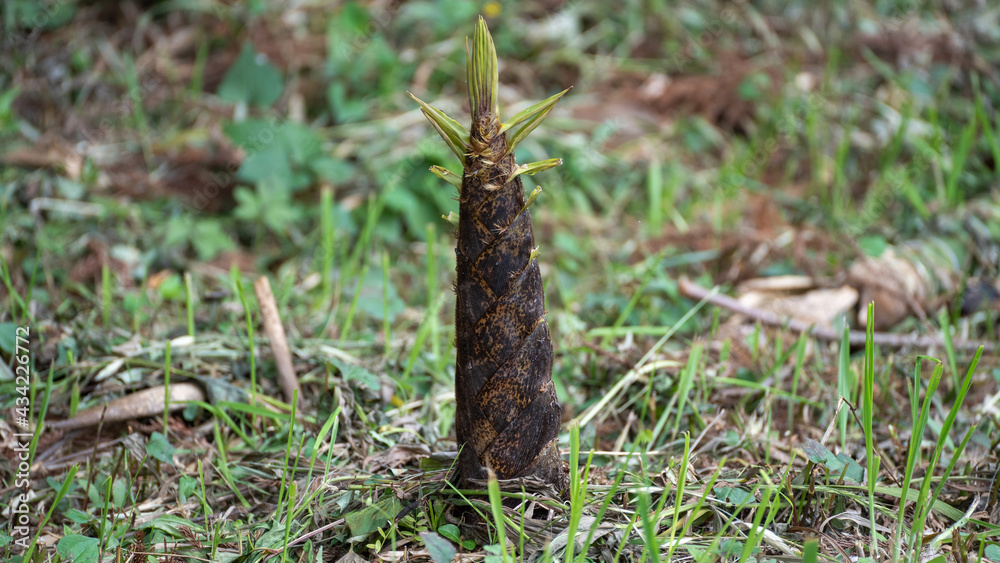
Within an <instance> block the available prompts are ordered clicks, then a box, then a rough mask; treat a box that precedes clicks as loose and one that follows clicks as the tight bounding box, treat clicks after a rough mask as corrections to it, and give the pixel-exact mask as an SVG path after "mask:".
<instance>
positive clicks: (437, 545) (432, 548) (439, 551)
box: [420, 532, 455, 563]
mask: <svg viewBox="0 0 1000 563" xmlns="http://www.w3.org/2000/svg"><path fill="white" fill-rule="evenodd" d="M420 539H422V540H424V545H426V546H427V552H428V553H429V554H430V556H431V559H433V560H434V563H451V560H452V558H453V557H455V548H454V546H452V545H451V542H449V541H448V540H446V539H444V538H442V537H441V536H439V535H437V534H435V533H434V532H421V533H420Z"/></svg>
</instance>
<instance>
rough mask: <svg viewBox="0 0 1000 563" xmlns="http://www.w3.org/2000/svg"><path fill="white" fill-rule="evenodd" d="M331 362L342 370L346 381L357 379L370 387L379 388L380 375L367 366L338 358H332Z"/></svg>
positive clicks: (341, 373)
mask: <svg viewBox="0 0 1000 563" xmlns="http://www.w3.org/2000/svg"><path fill="white" fill-rule="evenodd" d="M330 363H331V364H332V365H333V366H335V367H336V368H337V369H338V370H339V371H340V375H341V376H342V377H343V378H344V381H351V380H355V381H358V382H360V383H361V384H363V385H364V386H365V387H368V388H369V389H373V390H377V389H378V388H379V382H378V377H376V376H375V375H374V374H373V373H372V372H370V371H368V370H366V369H365V368H363V367H361V366H356V365H354V364H349V363H347V362H344V361H342V360H340V359H338V358H330Z"/></svg>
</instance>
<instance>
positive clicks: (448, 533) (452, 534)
mask: <svg viewBox="0 0 1000 563" xmlns="http://www.w3.org/2000/svg"><path fill="white" fill-rule="evenodd" d="M437 531H438V533H439V534H441V535H442V536H444V537H446V538H448V539H450V540H451V541H453V542H455V543H461V541H462V536H461V532H460V531H459V529H458V526H456V525H454V524H444V525H442V526H441V527H440V528H438V530H437Z"/></svg>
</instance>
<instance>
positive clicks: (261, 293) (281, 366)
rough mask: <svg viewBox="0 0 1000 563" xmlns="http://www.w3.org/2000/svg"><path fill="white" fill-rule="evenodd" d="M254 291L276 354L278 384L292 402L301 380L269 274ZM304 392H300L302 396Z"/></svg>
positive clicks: (265, 331)
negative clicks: (296, 372)
mask: <svg viewBox="0 0 1000 563" xmlns="http://www.w3.org/2000/svg"><path fill="white" fill-rule="evenodd" d="M253 291H254V293H256V294H257V303H259V304H260V312H261V316H262V320H263V322H264V333H265V334H267V339H268V341H269V342H270V343H271V353H272V354H274V363H275V365H276V366H277V368H278V384H279V385H281V391H282V393H284V395H285V400H286V401H288V404H292V397H293V395H294V393H295V392H296V391H298V390H299V380H298V378H297V377H296V376H295V369H294V368H293V367H292V354H291V352H290V351H289V350H288V339H286V338H285V328H284V327H283V326H281V316H279V315H278V304H277V303H276V302H275V301H274V294H273V293H271V282H269V281H267V276H261V277H260V278H258V279H257V281H255V282H254V283H253ZM301 395H302V393H299V396H300V397H301Z"/></svg>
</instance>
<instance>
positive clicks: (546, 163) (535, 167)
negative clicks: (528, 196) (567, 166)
mask: <svg viewBox="0 0 1000 563" xmlns="http://www.w3.org/2000/svg"><path fill="white" fill-rule="evenodd" d="M560 164H562V159H561V158H550V159H548V160H540V161H538V162H529V163H527V164H518V165H517V167H516V168H514V171H513V172H511V173H510V176H509V177H508V178H507V181H508V182H509V181H511V180H513V179H514V176H518V175H520V174H527V175H529V176H533V175H535V174H536V173H538V172H541V171H542V170H548V169H549V168H555V167H556V166H559V165H560Z"/></svg>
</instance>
